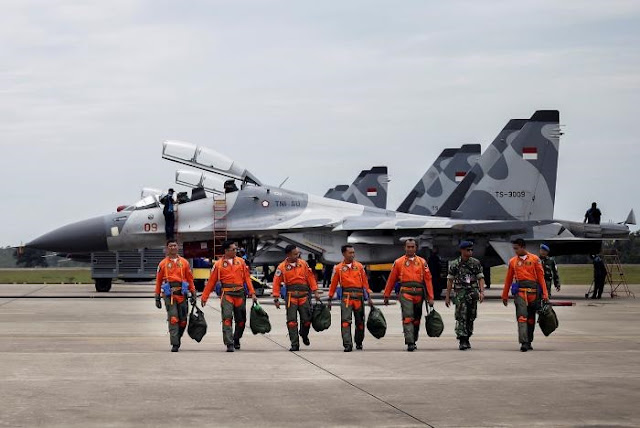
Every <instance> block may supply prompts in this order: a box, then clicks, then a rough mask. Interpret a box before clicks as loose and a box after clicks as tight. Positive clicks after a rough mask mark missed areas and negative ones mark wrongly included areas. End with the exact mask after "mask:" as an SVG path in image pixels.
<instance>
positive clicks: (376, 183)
mask: <svg viewBox="0 0 640 428" xmlns="http://www.w3.org/2000/svg"><path fill="white" fill-rule="evenodd" d="M388 187H389V173H388V171H387V167H386V166H374V167H373V168H371V169H369V170H363V171H361V172H360V174H358V176H357V177H356V179H355V180H354V181H353V183H352V184H351V186H349V188H348V189H347V190H346V191H345V192H344V194H343V195H342V200H344V201H347V202H352V203H354V204H360V205H364V206H367V207H376V208H384V209H386V208H387V189H388Z"/></svg>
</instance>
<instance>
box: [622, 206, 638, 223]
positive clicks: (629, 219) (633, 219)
mask: <svg viewBox="0 0 640 428" xmlns="http://www.w3.org/2000/svg"><path fill="white" fill-rule="evenodd" d="M624 224H637V223H636V214H635V213H634V212H633V208H632V209H631V211H629V215H628V216H627V219H626V220H625V221H624Z"/></svg>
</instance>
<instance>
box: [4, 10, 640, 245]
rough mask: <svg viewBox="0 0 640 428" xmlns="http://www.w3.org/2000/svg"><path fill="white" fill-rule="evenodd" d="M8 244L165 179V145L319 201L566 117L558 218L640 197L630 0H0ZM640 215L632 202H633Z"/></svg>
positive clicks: (396, 180)
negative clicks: (538, 121) (361, 178)
mask: <svg viewBox="0 0 640 428" xmlns="http://www.w3.org/2000/svg"><path fill="white" fill-rule="evenodd" d="M0 46H1V48H0V134H1V139H0V141H1V146H0V147H1V149H2V154H1V155H0V167H1V168H0V174H1V175H0V177H1V178H2V182H3V183H4V189H3V194H4V198H3V204H2V205H3V208H2V209H1V210H0V221H1V222H0V225H1V226H0V228H1V229H0V230H1V231H2V232H0V245H16V244H20V243H21V242H26V241H29V240H30V239H33V238H35V237H37V236H39V235H40V234H42V233H44V232H47V231H49V230H51V229H53V228H55V227H58V226H61V225H63V224H66V223H69V222H72V221H76V220H81V219H84V218H87V217H91V216H96V215H101V214H105V213H108V212H111V211H114V210H115V208H116V206H118V205H121V204H127V203H132V202H134V201H135V200H137V199H138V197H139V194H140V190H141V188H142V187H156V188H167V187H169V186H172V185H173V179H174V172H175V170H176V169H177V168H180V167H179V166H177V165H176V164H173V163H171V162H168V161H164V160H162V159H161V156H160V155H161V149H162V142H163V141H164V140H167V139H179V140H185V141H190V142H194V143H197V144H201V145H204V146H208V147H211V148H213V149H216V150H218V151H220V152H223V153H224V154H226V155H227V156H229V157H231V158H233V159H235V160H237V161H238V162H240V163H242V164H243V165H244V166H246V167H247V168H248V169H249V170H251V171H252V172H253V173H254V174H255V175H256V176H257V177H258V178H260V179H261V180H262V181H263V182H266V183H272V184H276V185H277V184H278V183H280V182H281V181H282V180H283V179H284V178H285V177H287V176H290V178H289V180H288V182H287V184H286V187H288V188H291V189H294V190H300V191H308V192H310V193H315V194H319V195H322V194H324V192H325V191H326V189H327V188H328V187H333V186H335V185H336V184H341V183H344V184H349V183H351V181H353V179H354V178H355V177H356V175H357V173H358V172H359V171H360V170H361V169H364V168H370V167H371V166H373V165H387V166H388V167H389V173H390V176H391V180H392V181H391V183H390V185H389V195H390V197H389V207H390V208H395V207H397V205H398V204H399V203H400V202H401V201H402V199H404V197H405V196H406V194H407V193H408V192H409V190H410V189H411V188H412V187H413V185H414V184H415V182H416V181H417V180H418V179H419V178H420V177H421V176H422V174H423V173H424V172H425V170H426V169H427V168H428V167H429V166H430V165H431V163H432V162H433V161H434V159H435V157H436V156H437V155H438V154H439V153H440V151H441V150H442V149H443V148H445V147H454V146H459V145H460V144H463V143H481V144H482V148H483V150H484V149H485V148H486V146H487V144H488V143H489V142H491V140H492V139H493V138H494V136H495V135H496V134H497V133H498V131H499V130H500V129H501V127H502V126H503V125H504V124H505V123H506V121H507V120H508V119H510V118H528V117H530V116H531V114H532V113H533V112H534V111H535V110H538V109H558V110H560V119H561V123H562V124H564V125H566V126H565V128H564V131H565V135H564V136H563V137H562V139H561V143H560V144H561V150H560V160H559V177H558V186H557V194H556V209H555V217H556V218H561V219H575V220H581V219H582V217H583V215H584V212H585V210H586V209H587V208H588V206H589V204H590V203H591V202H592V201H598V203H599V205H601V208H602V211H603V220H606V221H608V220H613V221H622V220H624V218H625V217H626V215H627V213H628V211H629V210H630V209H631V208H634V207H635V208H639V207H640V205H639V204H638V194H639V193H638V182H639V180H638V177H639V176H640V175H639V174H638V159H640V145H639V142H640V141H639V140H640V134H639V128H638V122H639V120H640V119H639V116H638V115H639V113H640V2H638V1H615V0H614V1H606V2H603V1H568V0H563V1H549V2H544V1H517V2H514V1H484V2H483V1H476V0H474V1H446V2H445V1H407V0H404V1H372V0H360V1H268V0H264V1H262V0H255V1H239V0H228V1H158V0H154V1H132V0H124V1H114V0H109V1H96V2H89V1H56V2H48V1H25V0H15V1H13V0H3V1H2V2H1V3H0ZM639 214H640V213H639Z"/></svg>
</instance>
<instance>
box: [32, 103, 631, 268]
mask: <svg viewBox="0 0 640 428" xmlns="http://www.w3.org/2000/svg"><path fill="white" fill-rule="evenodd" d="M558 117H559V116H558V112H557V111H552V112H549V111H541V112H536V114H535V115H534V117H532V119H531V120H530V121H528V122H527V124H526V125H524V126H523V129H522V131H521V133H520V134H521V135H522V134H524V135H527V134H535V133H536V132H537V133H538V134H539V137H540V138H539V139H540V140H546V141H547V143H545V144H546V147H548V148H552V149H553V150H554V151H555V157H556V161H555V162H556V163H557V150H558V147H559V137H560V133H559V128H558ZM527 127H528V128H527ZM512 146H513V148H512V149H511V152H513V153H511V152H510V153H511V154H510V155H509V156H510V158H511V157H513V156H516V155H517V156H520V157H521V158H522V160H523V161H526V162H530V164H529V165H528V168H527V172H528V173H531V174H533V176H532V175H531V174H528V175H527V176H526V178H525V179H526V180H527V182H521V181H512V180H509V182H504V183H500V181H497V182H496V183H494V184H496V186H495V187H494V188H492V192H493V193H492V194H491V195H492V197H493V198H494V199H496V200H497V201H494V202H495V203H497V204H498V205H500V206H511V205H512V204H506V205H502V204H501V202H502V200H503V199H511V198H513V199H522V200H524V201H525V202H523V201H520V203H519V205H514V206H519V207H520V208H521V210H523V212H525V211H526V213H525V215H524V216H522V217H524V218H522V219H520V218H519V217H518V216H515V218H517V219H516V220H492V219H489V220H474V219H466V218H449V217H432V216H421V215H414V214H406V213H399V212H396V211H391V210H385V209H379V208H373V207H364V206H361V205H357V204H352V203H348V202H343V201H337V200H332V199H327V198H323V197H318V196H313V195H309V194H307V193H303V192H295V191H291V190H287V189H283V188H279V187H277V186H270V185H264V184H262V183H261V182H260V181H259V180H258V179H257V178H256V177H255V176H254V175H253V174H252V173H250V172H249V171H247V170H246V169H245V168H244V167H242V166H241V165H239V164H238V163H237V162H235V161H233V160H231V159H229V158H227V157H225V156H223V155H221V154H219V153H217V152H215V151H212V150H209V149H206V148H203V147H198V146H195V145H191V144H187V143H181V142H174V141H168V142H165V143H164V145H163V157H164V158H165V159H168V160H172V161H175V162H179V163H182V164H185V165H189V166H192V167H196V168H199V169H201V170H205V171H208V172H210V173H212V174H216V175H219V176H221V177H225V178H227V179H228V180H232V181H233V180H236V181H237V182H239V183H240V186H239V188H238V187H235V185H233V186H225V189H217V190H218V196H214V197H213V198H211V197H204V198H201V199H196V200H191V201H190V202H187V203H185V204H180V205H178V214H177V218H178V221H177V224H176V226H177V235H178V238H179V240H180V241H182V242H184V243H185V255H187V256H188V251H189V249H190V248H199V249H202V248H207V249H212V248H213V246H214V245H215V242H214V241H215V240H214V235H215V231H216V229H218V230H219V229H220V228H224V231H225V235H226V236H228V237H230V238H237V239H245V240H252V241H254V242H260V241H263V240H272V241H275V240H281V241H284V242H288V243H294V244H296V245H298V246H299V247H300V248H302V249H305V250H307V251H309V252H313V253H316V254H318V255H319V256H320V258H321V260H323V261H326V262H328V263H337V262H339V261H340V260H341V257H342V255H341V253H340V246H341V245H343V244H345V243H351V244H353V245H354V246H355V247H356V250H357V252H358V258H359V260H360V261H362V262H364V263H385V262H389V261H391V260H393V259H394V258H396V257H397V256H398V255H399V254H400V253H401V247H400V244H401V242H402V241H403V240H404V238H406V237H416V238H418V239H419V242H420V246H421V248H425V247H428V248H432V247H433V246H434V245H438V246H439V247H440V249H441V254H442V255H443V256H445V257H446V256H448V254H447V252H446V251H444V249H446V248H451V249H452V250H453V248H455V245H456V243H457V242H458V241H460V240H463V239H473V240H475V242H476V250H477V251H476V252H477V256H478V257H481V258H482V257H484V259H485V263H488V264H501V263H503V262H504V260H505V259H508V258H509V257H510V256H511V254H510V253H509V254H507V253H506V251H505V249H506V248H507V247H510V246H509V241H510V240H511V239H512V238H514V237H524V238H536V239H547V238H557V237H563V238H579V237H584V236H585V234H586V233H587V231H586V230H585V233H583V234H582V235H581V236H580V235H579V234H578V235H577V234H575V233H571V232H569V231H567V230H566V228H564V226H563V225H562V224H561V223H558V222H556V221H554V220H553V219H552V217H549V218H548V219H539V218H536V219H528V218H526V215H527V213H537V212H542V211H543V210H544V209H546V207H547V204H548V202H549V200H548V199H545V195H549V193H550V189H549V188H547V186H534V187H533V188H529V187H527V184H528V181H534V182H539V181H540V179H541V178H542V177H543V175H544V174H543V173H544V172H545V168H546V167H545V166H544V165H545V162H546V161H545V159H547V155H546V154H544V155H543V154H542V152H541V151H534V149H533V148H530V147H529V146H520V145H515V143H514V144H513V145H512ZM525 148H526V150H525ZM518 150H519V151H518ZM536 150H541V149H540V148H536ZM552 157H553V156H551V158H552ZM510 160H513V159H510ZM532 179H533V180H532ZM548 183H550V184H549V185H551V184H552V185H553V193H555V180H554V181H552V182H551V181H549V182H548ZM232 184H233V183H232ZM478 186H480V183H479V184H478ZM500 186H502V187H500ZM236 189H237V190H236ZM500 192H502V193H500ZM509 192H512V193H509ZM221 200H222V201H224V202H223V204H224V206H225V214H224V216H222V217H221V218H215V217H214V207H215V206H216V204H218V205H221V204H220V202H219V201H221ZM540 203H542V204H543V206H542V207H538V204H540ZM551 204H552V205H553V201H552V200H551ZM589 226H597V227H598V230H597V231H595V229H594V230H590V231H588V233H597V234H598V238H599V239H605V238H627V237H628V234H629V229H628V227H627V226H626V225H589ZM163 230H164V219H163V215H162V208H161V206H160V203H159V201H158V198H157V196H149V197H147V198H145V199H143V200H141V201H139V202H138V203H136V204H134V205H132V206H130V207H127V208H126V209H125V210H123V211H121V212H119V213H115V214H109V215H106V216H102V217H97V218H94V219H89V220H85V221H82V222H78V223H74V224H71V225H67V226H64V227H62V228H60V229H57V230H54V231H52V232H50V233H48V234H45V235H43V236H41V237H39V238H37V239H35V240H33V241H32V242H30V243H28V244H27V246H29V247H33V248H40V249H46V250H49V251H55V252H64V253H80V252H91V251H101V250H118V249H127V248H142V247H155V246H161V245H162V244H163V242H164V239H165V238H164V233H163ZM576 232H578V230H577V229H576ZM451 253H452V254H453V251H451Z"/></svg>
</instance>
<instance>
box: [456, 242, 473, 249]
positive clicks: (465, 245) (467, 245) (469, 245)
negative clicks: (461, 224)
mask: <svg viewBox="0 0 640 428" xmlns="http://www.w3.org/2000/svg"><path fill="white" fill-rule="evenodd" d="M458 248H460V249H461V250H464V249H466V248H473V242H471V241H462V242H461V243H460V245H459V246H458Z"/></svg>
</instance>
